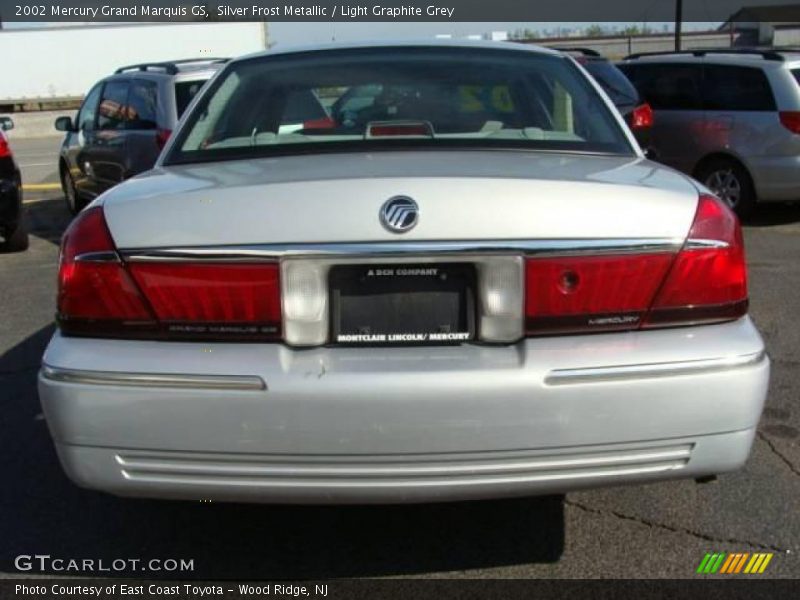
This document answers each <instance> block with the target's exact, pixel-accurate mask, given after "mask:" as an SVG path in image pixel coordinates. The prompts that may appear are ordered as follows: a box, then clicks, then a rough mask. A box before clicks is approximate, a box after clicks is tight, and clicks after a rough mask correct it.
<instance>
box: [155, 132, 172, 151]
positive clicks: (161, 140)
mask: <svg viewBox="0 0 800 600" xmlns="http://www.w3.org/2000/svg"><path fill="white" fill-rule="evenodd" d="M171 135H172V130H171V129H158V130H157V131H156V146H158V149H159V150H163V149H164V146H166V145H167V140H169V136H171Z"/></svg>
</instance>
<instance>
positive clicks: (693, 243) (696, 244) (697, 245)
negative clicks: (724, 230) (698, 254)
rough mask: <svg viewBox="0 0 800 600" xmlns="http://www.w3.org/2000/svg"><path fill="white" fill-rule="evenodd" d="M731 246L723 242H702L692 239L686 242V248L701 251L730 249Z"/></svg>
mask: <svg viewBox="0 0 800 600" xmlns="http://www.w3.org/2000/svg"><path fill="white" fill-rule="evenodd" d="M729 246H730V244H729V243H728V242H725V241H723V240H702V239H694V238H692V239H690V240H687V241H686V248H687V249H689V250H699V249H702V248H728V247H729Z"/></svg>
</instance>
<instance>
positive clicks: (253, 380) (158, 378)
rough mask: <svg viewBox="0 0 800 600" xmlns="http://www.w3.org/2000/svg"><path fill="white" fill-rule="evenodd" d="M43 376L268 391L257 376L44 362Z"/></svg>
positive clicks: (85, 381) (104, 382) (136, 384)
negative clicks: (91, 367)
mask: <svg viewBox="0 0 800 600" xmlns="http://www.w3.org/2000/svg"><path fill="white" fill-rule="evenodd" d="M41 375H42V377H43V378H45V379H48V380H50V381H59V382H62V383H79V384H90V385H118V386H128V387H155V388H182V389H199V390H231V391H233V390H237V391H250V390H252V391H257V390H266V389H267V384H266V383H265V382H264V380H263V379H261V377H258V376H257V375H181V374H172V373H125V372H113V371H84V370H80V369H62V368H58V367H51V366H50V365H42V370H41Z"/></svg>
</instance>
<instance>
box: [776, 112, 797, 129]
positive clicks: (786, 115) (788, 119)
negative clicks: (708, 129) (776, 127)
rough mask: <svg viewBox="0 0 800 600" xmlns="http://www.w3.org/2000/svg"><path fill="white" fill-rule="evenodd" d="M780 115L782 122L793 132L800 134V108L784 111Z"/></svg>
mask: <svg viewBox="0 0 800 600" xmlns="http://www.w3.org/2000/svg"><path fill="white" fill-rule="evenodd" d="M778 114H779V115H780V119H781V124H782V125H783V126H784V127H786V129H788V130H789V131H791V132H792V133H797V134H800V110H790V111H782V112H780V113H778Z"/></svg>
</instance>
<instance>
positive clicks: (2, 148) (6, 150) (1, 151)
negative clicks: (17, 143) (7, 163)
mask: <svg viewBox="0 0 800 600" xmlns="http://www.w3.org/2000/svg"><path fill="white" fill-rule="evenodd" d="M9 156H11V146H9V145H8V140H7V139H6V136H5V134H4V133H3V132H2V131H0V158H8V157H9Z"/></svg>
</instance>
